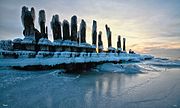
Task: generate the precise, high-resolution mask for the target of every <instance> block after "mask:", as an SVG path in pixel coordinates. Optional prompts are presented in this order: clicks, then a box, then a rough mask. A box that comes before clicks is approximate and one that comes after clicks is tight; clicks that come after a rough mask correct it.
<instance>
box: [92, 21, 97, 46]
mask: <svg viewBox="0 0 180 108" xmlns="http://www.w3.org/2000/svg"><path fill="white" fill-rule="evenodd" d="M96 43H97V22H96V21H95V20H93V25H92V45H94V46H96Z"/></svg>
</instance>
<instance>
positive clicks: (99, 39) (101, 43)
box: [98, 31, 103, 52]
mask: <svg viewBox="0 0 180 108" xmlns="http://www.w3.org/2000/svg"><path fill="white" fill-rule="evenodd" d="M102 49H103V42H102V32H101V31H99V34H98V50H99V51H98V52H101V51H102Z"/></svg>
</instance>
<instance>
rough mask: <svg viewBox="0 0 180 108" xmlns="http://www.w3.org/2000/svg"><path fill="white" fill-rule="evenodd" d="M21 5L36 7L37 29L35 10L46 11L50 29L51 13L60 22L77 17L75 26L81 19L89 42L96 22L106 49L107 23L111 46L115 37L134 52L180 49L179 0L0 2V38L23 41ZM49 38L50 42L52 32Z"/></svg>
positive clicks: (22, 0)
mask: <svg viewBox="0 0 180 108" xmlns="http://www.w3.org/2000/svg"><path fill="white" fill-rule="evenodd" d="M24 5H25V6H28V7H29V8H31V7H34V8H35V10H36V20H35V27H36V28H38V29H39V25H38V20H37V16H38V11H39V10H40V9H45V11H46V17H47V23H46V25H47V26H49V28H50V20H51V17H52V15H54V14H58V15H59V16H60V20H61V21H63V19H67V20H69V21H70V18H71V16H73V15H77V17H78V23H80V20H81V19H84V20H85V21H86V23H87V42H89V43H91V31H92V20H93V19H95V20H96V21H97V24H98V26H97V27H98V31H100V30H101V31H102V32H103V37H102V38H103V42H104V45H105V47H107V41H106V34H105V27H104V25H105V24H108V25H109V26H110V28H111V30H112V34H113V36H112V41H113V46H114V47H116V41H117V35H121V36H122V37H126V38H127V44H128V48H132V49H133V50H135V51H137V52H145V53H147V52H151V51H152V50H153V49H156V50H158V49H161V50H162V49H163V50H166V49H167V50H169V49H170V50H178V51H179V49H180V41H179V40H180V11H179V10H180V0H1V1H0V14H1V15H0V39H14V38H17V37H20V38H23V35H22V30H23V26H22V23H21V19H20V16H21V8H22V6H24ZM49 39H50V40H53V39H52V32H51V29H49Z"/></svg>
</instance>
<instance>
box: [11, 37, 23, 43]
mask: <svg viewBox="0 0 180 108" xmlns="http://www.w3.org/2000/svg"><path fill="white" fill-rule="evenodd" d="M21 41H23V40H22V39H21V38H16V39H14V40H13V43H21Z"/></svg>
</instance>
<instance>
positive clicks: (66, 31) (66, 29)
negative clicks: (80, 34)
mask: <svg viewBox="0 0 180 108" xmlns="http://www.w3.org/2000/svg"><path fill="white" fill-rule="evenodd" d="M63 40H71V39H70V35H69V22H68V21H67V20H64V21H63Z"/></svg>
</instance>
